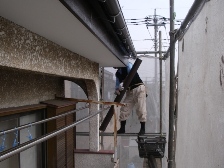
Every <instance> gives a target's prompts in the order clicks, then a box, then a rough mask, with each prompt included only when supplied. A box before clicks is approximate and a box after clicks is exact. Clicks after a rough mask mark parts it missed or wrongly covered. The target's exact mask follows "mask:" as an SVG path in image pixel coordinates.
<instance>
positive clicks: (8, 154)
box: [0, 106, 110, 162]
mask: <svg viewBox="0 0 224 168" xmlns="http://www.w3.org/2000/svg"><path fill="white" fill-rule="evenodd" d="M109 108H110V106H108V107H106V108H104V109H102V110H99V111H97V112H96V113H94V114H91V115H89V116H86V117H83V118H82V119H79V120H78V121H76V122H74V123H73V124H70V125H68V126H64V127H62V128H60V129H57V130H55V131H53V132H50V133H48V134H46V135H43V136H41V137H39V138H35V139H33V140H30V141H28V142H25V143H23V144H21V145H18V146H17V147H15V148H13V149H8V150H6V151H4V152H1V156H0V162H1V161H3V160H5V159H7V158H9V157H11V156H13V155H15V154H17V153H20V152H22V151H24V150H26V149H28V148H30V147H32V146H35V145H37V144H39V143H41V142H43V141H46V140H48V139H50V138H52V137H54V136H56V135H58V134H60V133H62V132H64V131H66V130H68V129H70V128H73V127H74V126H76V125H78V124H80V123H82V122H84V121H86V120H88V119H90V118H92V117H94V116H95V115H97V114H99V113H101V112H103V111H105V110H108V109H109Z"/></svg>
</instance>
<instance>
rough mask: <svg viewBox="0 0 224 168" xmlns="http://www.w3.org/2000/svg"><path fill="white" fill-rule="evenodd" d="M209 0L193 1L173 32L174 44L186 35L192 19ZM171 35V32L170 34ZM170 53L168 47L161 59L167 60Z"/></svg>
mask: <svg viewBox="0 0 224 168" xmlns="http://www.w3.org/2000/svg"><path fill="white" fill-rule="evenodd" d="M208 1H210V0H195V1H194V3H193V5H192V6H191V8H190V10H189V11H188V13H187V15H186V17H185V19H184V21H183V22H182V23H181V26H180V28H179V29H178V30H177V31H176V32H173V33H175V42H176V41H177V40H178V39H181V38H182V37H183V35H184V34H185V33H186V31H187V30H188V29H189V27H190V25H191V23H192V22H193V21H194V19H195V18H196V17H197V16H198V14H199V13H200V12H201V10H202V8H203V6H204V4H205V3H206V2H208ZM171 33H172V32H171ZM169 53H170V47H169V48H168V50H167V52H166V54H164V58H163V59H167V58H168V57H169Z"/></svg>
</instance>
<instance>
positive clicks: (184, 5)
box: [106, 0, 194, 81]
mask: <svg viewBox="0 0 224 168" xmlns="http://www.w3.org/2000/svg"><path fill="white" fill-rule="evenodd" d="M193 2H194V0H187V1H183V0H174V9H175V13H176V20H182V21H183V20H184V19H185V17H186V15H187V13H188V11H189V9H190V8H191V6H192V4H193ZM119 3H120V6H121V9H122V13H123V16H124V18H125V21H126V24H127V26H128V30H129V33H130V36H131V39H132V42H133V44H134V48H135V50H136V51H154V50H155V49H154V41H153V40H151V39H154V27H153V26H149V27H148V29H147V27H146V25H145V24H141V25H131V24H130V20H129V19H144V18H146V17H152V15H154V13H155V10H156V15H158V16H157V17H158V18H162V17H165V18H169V17H170V1H169V0H119ZM138 21H139V20H138ZM176 23H177V24H180V22H176ZM179 27H180V25H175V29H177V28H179ZM169 29H170V24H166V25H165V26H160V27H158V31H161V33H162V39H163V40H162V45H163V47H162V50H163V51H167V49H168V47H169V40H168V39H169ZM177 48H178V45H177V43H176V53H175V55H176V64H177V58H178V52H177V51H178V50H177ZM150 56H152V57H148V58H145V57H141V58H140V59H141V60H142V63H141V65H140V67H139V69H138V73H139V75H140V77H141V78H142V79H143V80H144V81H155V80H156V81H158V80H159V78H158V76H159V65H158V64H159V62H158V59H154V58H153V57H154V56H155V55H153V54H151V55H150ZM130 62H132V63H134V60H130ZM175 68H176V69H177V65H176V66H175ZM106 70H108V71H110V72H113V73H114V72H115V70H114V69H113V68H107V69H106ZM163 73H165V72H164V68H163Z"/></svg>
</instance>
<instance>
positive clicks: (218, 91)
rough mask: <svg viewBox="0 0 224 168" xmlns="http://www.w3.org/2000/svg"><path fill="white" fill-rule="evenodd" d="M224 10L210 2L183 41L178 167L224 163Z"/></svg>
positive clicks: (217, 167)
mask: <svg viewBox="0 0 224 168" xmlns="http://www.w3.org/2000/svg"><path fill="white" fill-rule="evenodd" d="M223 6H224V1H223V0H211V1H208V2H206V4H205V6H204V8H203V9H202V11H201V12H200V14H199V16H198V17H197V18H196V20H195V21H194V22H193V23H192V25H191V27H190V28H189V30H188V31H187V33H186V34H185V36H184V38H183V39H182V40H181V41H179V79H178V82H179V83H178V121H177V146H176V167H177V168H197V167H203V168H221V167H223V165H224V159H223V158H224V152H223V149H224V22H223V18H224V10H223Z"/></svg>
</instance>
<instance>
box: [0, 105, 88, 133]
mask: <svg viewBox="0 0 224 168" xmlns="http://www.w3.org/2000/svg"><path fill="white" fill-rule="evenodd" d="M86 108H88V106H84V107H81V108H78V109H76V110H72V111H69V112H67V113H63V114H60V115H56V116H54V117H51V118H47V119H44V120H41V121H36V122H31V123H29V124H24V125H21V126H19V127H16V128H12V129H8V130H5V131H1V132H0V136H1V135H4V134H7V133H10V132H13V131H17V130H21V129H25V128H28V127H31V126H33V125H37V124H42V123H45V122H48V121H51V120H54V119H57V118H61V117H64V116H67V115H69V114H72V113H75V112H77V111H80V110H83V109H86Z"/></svg>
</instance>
